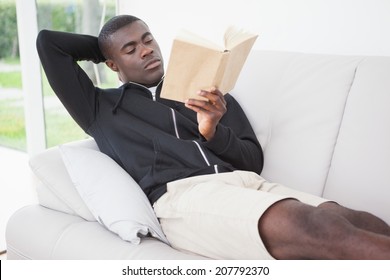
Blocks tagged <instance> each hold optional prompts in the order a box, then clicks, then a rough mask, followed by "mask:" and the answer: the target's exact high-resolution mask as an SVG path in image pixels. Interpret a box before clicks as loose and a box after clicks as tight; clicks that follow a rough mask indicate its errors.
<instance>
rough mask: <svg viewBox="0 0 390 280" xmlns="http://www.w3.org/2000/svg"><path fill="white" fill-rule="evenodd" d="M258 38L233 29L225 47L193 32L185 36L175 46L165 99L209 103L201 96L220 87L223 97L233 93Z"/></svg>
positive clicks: (163, 90)
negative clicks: (212, 88) (201, 100)
mask: <svg viewBox="0 0 390 280" xmlns="http://www.w3.org/2000/svg"><path fill="white" fill-rule="evenodd" d="M256 38H257V35H254V34H250V33H247V32H242V31H241V30H238V29H235V28H229V29H228V30H227V31H226V33H225V44H226V46H225V47H229V49H228V50H226V49H224V48H223V47H219V46H218V45H217V44H215V43H213V42H211V41H209V40H206V39H203V38H201V37H200V36H198V35H196V34H193V33H191V32H188V31H187V32H182V33H181V34H180V35H179V36H178V37H177V38H176V39H175V40H174V42H173V45H172V50H171V56H170V60H169V63H168V67H167V71H166V75H165V78H164V82H163V87H162V91H161V94H160V96H161V98H166V99H171V100H176V101H180V102H185V101H186V100H187V99H189V98H194V99H205V98H203V97H201V96H199V95H197V92H198V91H199V90H201V89H204V90H209V89H210V88H211V87H214V86H215V87H217V88H218V89H219V90H220V91H221V92H222V93H223V94H226V93H228V92H229V91H230V90H232V89H233V87H234V86H235V83H236V81H237V79H238V76H239V74H240V72H241V69H242V67H243V65H244V63H245V60H246V58H247V56H248V54H249V52H250V50H251V48H252V46H253V44H254V42H255V40H256Z"/></svg>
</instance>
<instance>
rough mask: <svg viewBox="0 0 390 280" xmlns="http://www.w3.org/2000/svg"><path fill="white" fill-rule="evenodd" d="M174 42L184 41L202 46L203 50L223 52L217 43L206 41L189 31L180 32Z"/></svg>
mask: <svg viewBox="0 0 390 280" xmlns="http://www.w3.org/2000/svg"><path fill="white" fill-rule="evenodd" d="M175 40H179V41H184V42H188V43H192V44H194V45H198V46H203V47H205V48H209V49H213V50H219V51H223V50H224V48H223V47H222V46H220V45H218V44H217V43H215V42H213V41H211V40H207V39H205V38H203V37H201V36H199V35H197V34H195V33H193V32H191V31H188V30H181V31H180V32H179V34H178V35H177V36H176V38H175Z"/></svg>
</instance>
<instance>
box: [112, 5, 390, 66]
mask: <svg viewBox="0 0 390 280" xmlns="http://www.w3.org/2000/svg"><path fill="white" fill-rule="evenodd" d="M118 4H119V8H118V11H119V13H127V14H133V15H135V16H138V17H140V18H141V19H143V20H144V21H145V22H146V23H148V25H149V26H150V28H151V31H152V33H153V34H154V35H155V37H156V38H157V39H158V40H159V42H160V45H161V48H162V50H163V53H164V55H165V58H166V59H167V57H168V55H169V50H170V46H171V42H172V39H173V37H174V36H175V35H176V34H177V32H178V30H180V29H181V28H185V29H190V30H192V31H194V32H196V33H199V34H202V35H205V36H206V37H207V38H212V37H213V38H215V40H216V39H218V40H217V41H220V42H221V44H222V34H223V32H224V30H225V29H226V27H227V26H228V25H231V24H233V25H236V26H238V27H243V28H245V29H247V30H250V31H254V32H256V33H258V34H260V37H259V38H258V40H257V42H256V44H255V47H254V48H256V49H265V50H288V51H299V52H314V53H333V54H364V55H390V0H192V1H188V0H149V1H144V0H119V1H118Z"/></svg>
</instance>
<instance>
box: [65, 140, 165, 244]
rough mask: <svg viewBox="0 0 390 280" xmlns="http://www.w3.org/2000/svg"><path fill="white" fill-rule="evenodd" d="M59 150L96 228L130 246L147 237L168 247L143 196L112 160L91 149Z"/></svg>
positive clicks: (127, 175)
mask: <svg viewBox="0 0 390 280" xmlns="http://www.w3.org/2000/svg"><path fill="white" fill-rule="evenodd" d="M59 149H60V152H61V155H62V158H63V160H64V163H65V166H66V168H67V170H68V172H69V175H70V177H71V178H72V181H73V184H74V185H75V187H76V189H77V191H78V192H79V194H80V196H81V198H82V199H83V200H84V202H85V204H86V205H87V206H88V208H89V210H90V211H91V212H92V214H93V215H94V217H95V218H96V220H97V221H98V222H99V223H100V224H102V225H103V226H105V227H106V228H107V229H108V230H110V231H112V232H114V233H116V234H118V235H119V236H120V237H121V238H122V239H123V240H126V241H129V242H131V243H133V244H139V243H140V241H141V238H140V237H142V236H146V235H147V234H148V233H150V234H151V235H152V236H153V237H155V238H158V239H160V240H161V241H163V242H165V243H167V244H169V242H168V240H167V239H166V237H165V235H164V233H163V232H162V229H161V226H160V224H159V222H158V220H157V217H156V215H155V213H154V211H153V208H152V206H151V205H150V202H149V200H148V199H147V197H146V195H145V193H144V192H143V191H142V189H141V188H140V187H139V185H138V184H137V183H136V182H135V181H134V180H133V178H132V177H131V176H130V175H129V174H128V173H127V172H126V171H125V170H124V169H122V168H121V167H120V166H119V165H118V164H117V163H116V162H115V161H114V160H112V159H111V158H110V157H108V156H107V155H105V154H103V153H102V152H100V151H95V150H91V149H86V148H79V147H70V146H67V145H62V146H60V147H59Z"/></svg>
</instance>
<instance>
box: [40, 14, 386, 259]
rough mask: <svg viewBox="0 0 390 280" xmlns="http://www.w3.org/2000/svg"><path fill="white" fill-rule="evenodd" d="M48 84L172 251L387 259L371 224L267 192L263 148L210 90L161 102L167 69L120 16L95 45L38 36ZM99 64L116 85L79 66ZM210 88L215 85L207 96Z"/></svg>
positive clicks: (364, 216) (136, 26)
mask: <svg viewBox="0 0 390 280" xmlns="http://www.w3.org/2000/svg"><path fill="white" fill-rule="evenodd" d="M37 48H38V53H39V55H40V58H41V61H42V65H43V68H44V70H45V72H46V75H47V77H48V80H49V82H50V84H51V86H52V88H53V90H54V91H55V93H56V94H57V96H58V97H59V98H60V99H61V101H62V102H63V104H64V105H65V107H66V108H67V110H68V111H69V112H70V114H71V115H72V116H73V118H74V119H75V120H76V121H77V123H78V124H79V125H80V126H81V127H82V128H83V129H84V130H85V131H86V132H87V133H88V134H90V135H91V136H92V137H94V139H95V141H96V142H97V144H98V146H99V148H100V150H101V151H102V152H104V153H106V154H107V155H109V156H110V157H112V158H113V159H114V160H115V161H116V162H117V163H118V164H120V165H121V166H122V167H123V168H124V169H125V170H126V171H127V172H128V173H129V174H130V175H131V176H132V177H133V178H134V179H135V180H136V181H137V182H138V183H139V185H140V186H141V188H142V189H143V190H144V192H145V194H146V195H147V196H148V198H149V200H150V201H151V203H152V205H153V206H154V209H155V211H156V215H157V217H158V218H159V219H160V222H161V225H162V228H163V230H164V233H165V234H166V236H167V238H168V240H169V241H170V243H171V244H172V246H174V247H175V248H177V249H180V250H185V251H191V252H195V253H198V254H201V255H204V256H208V257H211V258H222V259H231V258H239V259H250V258H262V259H272V258H277V259H390V228H389V226H388V225H387V224H386V223H384V222H383V221H381V220H380V219H378V218H377V217H375V216H373V215H371V214H368V213H365V212H359V211H354V210H350V209H347V208H344V207H342V206H340V205H338V204H337V203H334V202H330V201H327V200H325V199H323V198H319V197H315V196H312V195H309V194H304V193H300V192H297V191H294V190H291V189H288V188H286V187H284V186H281V185H279V184H273V183H269V182H267V181H265V180H264V179H263V178H262V177H260V176H259V175H258V174H260V172H261V170H262V167H263V153H262V149H261V146H260V144H259V142H258V140H257V138H256V136H255V134H254V132H253V130H252V128H251V126H250V124H249V121H248V120H247V118H246V116H245V114H244V112H243V111H242V109H241V107H240V106H239V104H238V103H237V102H236V101H235V100H234V98H233V97H232V96H231V95H229V94H227V95H225V96H223V95H222V94H221V92H220V91H219V90H218V89H216V88H212V87H211V88H210V89H209V90H208V89H202V90H200V91H199V92H198V94H199V95H201V96H203V97H205V98H206V99H208V101H200V100H195V99H190V100H187V101H186V102H185V104H182V103H178V102H174V101H170V100H165V99H162V98H160V95H159V93H160V90H161V86H162V82H163V75H164V68H163V59H162V57H161V52H160V49H159V46H158V44H157V42H156V41H155V39H154V38H153V36H152V34H151V32H150V30H149V28H148V26H147V25H146V24H145V23H144V22H143V21H142V20H140V19H138V18H136V17H133V16H127V15H123V16H117V17H114V18H112V19H111V20H109V21H108V22H107V23H106V24H105V26H104V27H103V28H102V30H101V32H100V35H99V38H96V37H93V36H87V35H78V34H70V33H61V32H55V31H46V30H44V31H41V32H40V34H39V36H38V39H37ZM80 60H91V61H94V62H95V63H99V62H105V63H106V65H107V66H108V67H109V68H110V69H112V70H113V71H115V72H117V73H118V77H119V79H120V80H121V81H122V82H123V85H122V86H121V87H119V88H115V89H105V90H103V89H100V88H97V87H95V86H94V85H93V84H92V82H91V80H90V79H89V78H88V76H87V75H86V74H85V73H84V71H82V69H81V68H80V67H79V66H78V65H77V61H80ZM210 86H212V85H210Z"/></svg>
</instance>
